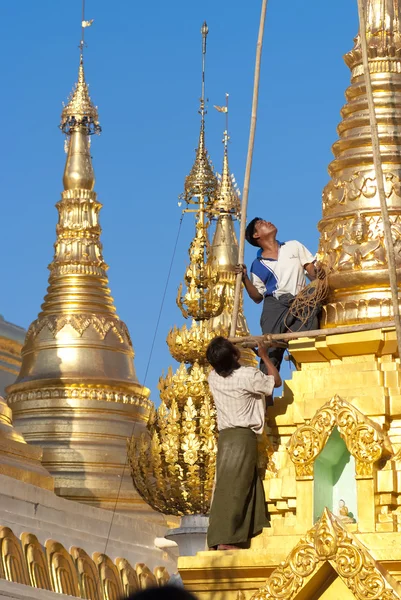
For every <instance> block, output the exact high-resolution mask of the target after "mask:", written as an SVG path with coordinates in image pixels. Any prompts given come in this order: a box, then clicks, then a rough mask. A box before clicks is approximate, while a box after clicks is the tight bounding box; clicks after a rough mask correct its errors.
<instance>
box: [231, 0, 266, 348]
mask: <svg viewBox="0 0 401 600" xmlns="http://www.w3.org/2000/svg"><path fill="white" fill-rule="evenodd" d="M266 8H267V0H262V10H261V14H260V23H259V34H258V41H257V44H256V60H255V75H254V82H253V98H252V113H251V126H250V130H249V142H248V154H247V157H246V167H245V177H244V190H243V196H242V203H241V225H240V235H239V249H238V262H239V263H240V264H242V263H243V262H244V250H245V228H246V213H247V207H248V195H249V182H250V179H251V169H252V159H253V148H254V145H255V131H256V117H257V112H258V100H259V81H260V65H261V60H262V46H263V34H264V29H265V21H266ZM241 284H242V274H241V273H238V275H237V278H236V281H235V292H234V306H233V313H232V317H231V327H230V336H231V337H233V336H234V335H235V332H236V330H237V320H238V313H239V307H240V302H241V291H242V290H241V288H242V285H241Z"/></svg>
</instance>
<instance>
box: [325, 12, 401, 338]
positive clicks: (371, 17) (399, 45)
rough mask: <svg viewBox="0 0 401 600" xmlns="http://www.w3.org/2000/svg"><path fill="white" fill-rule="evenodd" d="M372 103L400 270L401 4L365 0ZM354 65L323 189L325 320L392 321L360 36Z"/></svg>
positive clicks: (330, 324) (353, 53)
mask: <svg viewBox="0 0 401 600" xmlns="http://www.w3.org/2000/svg"><path fill="white" fill-rule="evenodd" d="M365 10H366V16H367V25H366V29H367V44H368V54H369V69H370V74H371V81H372V88H373V101H374V104H375V107H376V117H377V122H378V133H379V141H380V153H381V160H382V164H383V174H384V185H385V193H386V198H387V206H388V211H389V218H390V226H391V231H392V236H393V244H394V249H395V254H396V263H397V268H400V266H401V143H400V139H401V129H400V125H399V123H401V108H400V107H401V36H400V20H401V4H400V3H399V2H398V0H366V3H365ZM345 61H346V63H347V64H348V66H349V67H350V68H351V70H352V74H351V85H350V87H349V88H348V89H347V91H346V99H347V104H346V105H345V106H344V107H343V109H342V111H341V115H342V122H341V123H340V125H339V127H338V132H339V136H340V139H339V140H338V141H337V142H336V143H335V144H334V145H333V147H332V150H333V153H334V156H335V158H334V160H333V161H332V162H331V164H330V165H329V174H330V176H331V180H330V181H329V183H328V184H327V185H326V187H325V188H324V190H323V218H322V220H321V221H320V223H319V230H320V248H319V254H320V259H321V261H322V262H323V263H325V264H326V265H327V266H328V268H329V288H330V293H329V298H328V302H327V304H326V306H324V308H323V314H322V320H321V326H322V327H335V326H341V325H345V324H347V325H352V324H355V323H365V322H369V321H383V320H386V319H391V318H392V315H393V309H392V294H391V289H390V283H389V274H388V264H387V251H386V245H385V241H384V230H383V222H382V217H381V210H380V199H379V194H378V189H377V180H376V172H375V168H374V161H373V149H372V138H371V129H370V121H369V111H368V101H367V96H366V87H365V80H364V73H363V65H362V55H361V47H360V40H359V35H358V37H357V38H356V43H355V46H354V49H353V50H352V51H351V52H349V53H348V54H347V55H346V56H345Z"/></svg>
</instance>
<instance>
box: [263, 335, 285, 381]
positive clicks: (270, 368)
mask: <svg viewBox="0 0 401 600" xmlns="http://www.w3.org/2000/svg"><path fill="white" fill-rule="evenodd" d="M258 355H259V356H260V358H261V359H262V360H263V362H264V363H265V366H266V370H267V374H268V375H272V376H273V377H274V387H280V385H281V384H282V381H281V377H280V373H279V372H278V371H277V369H276V367H275V366H274V365H273V363H272V361H271V360H270V358H269V355H268V353H267V348H266V346H265V345H264V344H263V343H261V344H259V345H258Z"/></svg>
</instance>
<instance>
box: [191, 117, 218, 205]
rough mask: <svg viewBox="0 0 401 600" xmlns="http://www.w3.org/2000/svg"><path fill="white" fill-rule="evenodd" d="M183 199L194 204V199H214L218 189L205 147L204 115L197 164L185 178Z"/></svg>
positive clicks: (196, 157) (196, 158) (195, 163)
mask: <svg viewBox="0 0 401 600" xmlns="http://www.w3.org/2000/svg"><path fill="white" fill-rule="evenodd" d="M184 189H185V191H184V194H183V198H184V199H185V200H186V202H188V203H191V204H192V203H193V199H194V198H199V197H205V196H209V197H213V196H214V194H215V193H216V189H217V179H216V176H215V174H214V172H213V166H212V163H211V160H210V157H209V155H208V153H207V150H206V146H205V121H204V117H203V115H202V121H201V129H200V134H199V143H198V147H197V149H196V156H195V162H194V164H193V166H192V169H191V171H190V173H189V175H187V177H186V178H185V186H184Z"/></svg>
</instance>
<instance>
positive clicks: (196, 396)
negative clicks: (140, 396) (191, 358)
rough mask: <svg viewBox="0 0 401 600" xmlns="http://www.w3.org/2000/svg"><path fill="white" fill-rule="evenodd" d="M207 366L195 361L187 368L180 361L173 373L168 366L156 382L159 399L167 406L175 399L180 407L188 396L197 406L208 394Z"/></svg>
mask: <svg viewBox="0 0 401 600" xmlns="http://www.w3.org/2000/svg"><path fill="white" fill-rule="evenodd" d="M208 372H209V367H203V366H200V365H199V364H198V363H197V362H196V363H195V364H194V365H193V366H192V367H190V368H189V369H187V368H186V367H185V364H184V363H181V364H180V366H179V367H178V369H177V371H176V372H175V373H174V374H173V370H172V368H171V367H170V368H169V369H168V371H167V375H165V376H163V375H162V376H161V377H160V379H159V383H158V386H157V387H158V389H159V392H160V400H162V402H164V403H165V405H166V407H167V408H169V407H170V405H171V402H172V401H173V400H175V401H176V402H177V404H178V406H180V407H182V406H183V405H184V403H185V402H186V401H187V399H188V398H191V399H192V401H193V402H194V403H195V404H196V406H199V405H200V403H201V402H202V399H203V398H204V397H205V395H207V394H209V386H208V383H207V376H208Z"/></svg>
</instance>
